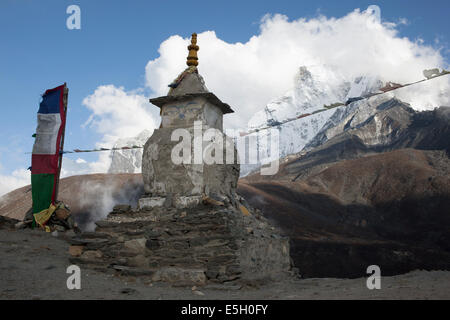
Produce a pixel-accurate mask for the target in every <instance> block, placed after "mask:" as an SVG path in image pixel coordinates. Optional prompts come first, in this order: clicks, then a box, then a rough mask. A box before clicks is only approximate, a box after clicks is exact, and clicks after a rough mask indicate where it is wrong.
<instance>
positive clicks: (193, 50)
mask: <svg viewBox="0 0 450 320" xmlns="http://www.w3.org/2000/svg"><path fill="white" fill-rule="evenodd" d="M187 48H188V50H189V55H188V56H187V61H186V64H187V65H188V66H189V67H190V66H194V67H195V66H198V57H197V51H198V50H199V49H200V47H199V46H198V45H197V34H196V33H193V34H192V37H191V44H190V45H189V46H188V47H187Z"/></svg>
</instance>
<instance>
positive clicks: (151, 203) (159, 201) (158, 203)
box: [139, 197, 166, 209]
mask: <svg viewBox="0 0 450 320" xmlns="http://www.w3.org/2000/svg"><path fill="white" fill-rule="evenodd" d="M164 201H166V198H163V197H146V198H140V199H139V208H141V209H151V208H154V207H162V206H163V205H164Z"/></svg>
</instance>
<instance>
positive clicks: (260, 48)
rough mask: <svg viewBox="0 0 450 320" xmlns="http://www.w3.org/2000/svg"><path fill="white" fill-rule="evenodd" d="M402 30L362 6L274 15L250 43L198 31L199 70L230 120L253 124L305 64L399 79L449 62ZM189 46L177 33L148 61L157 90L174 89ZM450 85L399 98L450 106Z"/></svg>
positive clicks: (444, 81) (417, 104) (423, 105)
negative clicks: (328, 13) (292, 16)
mask: <svg viewBox="0 0 450 320" xmlns="http://www.w3.org/2000/svg"><path fill="white" fill-rule="evenodd" d="M399 23H400V24H405V20H404V19H400V22H399ZM396 27H397V25H396V24H395V23H392V22H380V21H379V20H378V19H377V17H376V15H373V14H370V13H369V12H366V11H363V12H361V11H360V10H355V11H353V12H351V13H349V14H347V15H345V16H344V17H341V18H327V17H325V16H318V17H316V18H313V19H304V18H300V19H297V20H293V21H289V19H288V17H286V16H284V15H279V14H277V15H266V16H265V17H264V18H263V19H262V20H261V25H260V33H259V34H258V35H255V36H253V37H251V38H250V39H249V41H247V42H246V43H227V42H225V41H223V40H221V39H219V38H218V37H217V35H216V34H215V32H214V31H205V32H202V33H200V34H198V45H199V46H200V51H199V53H198V54H199V71H200V73H201V74H202V75H203V77H204V78H205V81H206V85H207V87H208V89H209V90H210V91H213V92H214V93H216V94H217V95H218V96H219V98H221V99H222V100H223V101H225V102H228V103H229V104H230V105H231V106H232V107H233V108H234V110H235V112H236V113H235V114H234V115H227V116H226V117H225V119H226V124H228V125H229V126H245V124H246V123H247V121H248V120H249V118H250V117H251V116H252V115H253V114H254V113H255V112H256V111H259V110H261V109H262V108H263V107H264V106H265V104H267V102H269V101H270V100H271V99H273V98H275V97H277V96H279V95H281V94H282V93H284V92H285V91H286V90H288V89H289V88H290V87H292V86H293V78H294V75H295V72H296V71H297V70H298V67H299V66H301V65H306V66H311V65H329V66H332V67H333V70H337V71H338V72H340V73H341V74H342V75H343V76H344V77H345V78H347V79H348V80H351V79H353V78H354V77H355V76H360V75H367V76H378V77H381V78H382V79H383V80H385V81H394V82H399V83H407V82H410V81H414V80H419V79H422V78H423V75H422V70H424V69H427V68H434V67H438V66H440V67H445V65H444V61H443V58H442V56H441V55H440V53H439V51H438V50H435V49H433V48H432V47H430V46H426V45H424V44H423V41H422V40H420V39H418V40H415V41H411V40H410V39H407V38H401V37H399V36H398V33H397V30H396ZM188 44H189V39H188V38H186V39H183V38H181V37H180V36H172V37H170V38H168V39H167V40H165V41H164V42H163V43H161V46H160V48H159V53H160V57H158V58H156V59H155V60H152V61H150V62H149V63H148V64H147V66H146V80H147V85H148V86H149V87H150V88H151V89H152V90H153V91H154V92H155V94H156V95H165V94H167V90H168V88H167V84H169V83H170V82H171V81H172V80H173V79H174V78H175V77H176V76H177V75H178V74H179V73H180V72H181V71H182V70H183V69H184V67H185V65H184V63H185V59H186V55H187V50H186V46H187V45H188ZM449 87H450V81H449V79H448V77H447V78H440V79H439V80H438V79H435V80H433V81H430V83H428V84H427V85H418V86H414V87H410V88H408V89H402V91H401V93H399V96H400V97H401V98H402V99H404V100H405V101H406V102H410V103H412V106H413V107H414V108H416V109H430V108H433V107H436V106H439V105H442V104H448V103H449V102H448V101H449V100H448V99H449V97H448V90H449Z"/></svg>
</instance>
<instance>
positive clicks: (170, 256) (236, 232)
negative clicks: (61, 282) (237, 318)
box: [70, 200, 291, 285]
mask: <svg viewBox="0 0 450 320" xmlns="http://www.w3.org/2000/svg"><path fill="white" fill-rule="evenodd" d="M240 201H241V200H240ZM240 206H242V204H240ZM97 225H98V228H97V230H96V231H95V232H92V233H84V234H82V235H81V236H76V237H74V238H72V239H70V241H71V243H72V245H73V246H72V247H75V248H78V249H79V256H77V257H72V258H71V261H72V262H73V263H81V264H85V265H88V266H91V267H96V268H100V269H101V270H105V271H107V270H110V271H112V270H116V272H119V273H121V274H126V275H135V276H137V275H139V276H147V277H150V278H151V279H152V280H153V281H166V282H170V283H173V284H176V285H193V284H195V285H204V284H206V283H225V282H230V281H244V282H245V281H254V280H261V281H263V280H269V279H279V278H280V277H283V276H287V275H289V273H290V271H289V270H290V268H291V260H290V256H289V241H288V238H286V237H283V236H281V235H280V234H279V233H278V231H277V230H276V229H275V228H274V227H271V226H270V225H269V223H268V222H267V221H266V219H265V218H264V217H262V215H261V214H260V213H259V212H257V211H253V210H251V211H248V210H247V208H245V207H240V209H236V208H235V207H233V206H231V205H230V206H223V205H205V204H201V205H199V206H198V207H196V208H191V209H183V210H180V209H175V208H164V207H156V208H153V209H152V210H150V211H142V210H140V211H137V210H131V209H130V208H129V207H128V206H116V207H115V211H113V212H112V213H111V214H110V215H109V217H108V218H107V219H106V220H103V221H99V222H97Z"/></svg>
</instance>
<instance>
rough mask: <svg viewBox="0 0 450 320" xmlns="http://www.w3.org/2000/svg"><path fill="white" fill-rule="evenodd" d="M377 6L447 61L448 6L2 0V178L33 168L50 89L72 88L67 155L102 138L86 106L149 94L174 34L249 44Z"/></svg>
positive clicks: (445, 3)
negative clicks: (39, 115)
mask: <svg viewBox="0 0 450 320" xmlns="http://www.w3.org/2000/svg"><path fill="white" fill-rule="evenodd" d="M71 4H76V5H79V6H80V8H81V30H68V29H67V28H66V19H67V17H68V16H69V15H68V14H66V8H67V6H69V5H71ZM373 4H375V5H378V6H379V7H380V8H381V18H382V20H383V21H391V22H399V21H400V19H402V18H405V19H406V20H407V23H406V24H400V25H399V26H398V27H397V30H398V31H399V33H400V34H399V35H400V36H401V37H408V38H409V39H411V40H415V39H418V38H421V39H423V40H424V43H425V44H426V45H430V46H432V47H434V48H436V49H439V48H440V53H441V55H442V56H443V57H444V58H445V60H446V61H447V63H448V61H449V58H450V50H449V48H450V47H449V43H450V39H449V30H450V19H449V18H448V14H449V12H450V2H449V1H446V0H442V1H406V0H403V1H402V0H397V1H350V0H349V1H344V0H341V1H334V0H333V1H282V0H277V1H242V0H241V1H211V0H209V1H111V0H109V1H99V0H88V1H75V0H73V1H62V0H55V1H31V0H29V1H25V0H23V1H20V0H2V1H1V2H0V43H1V44H0V45H1V50H0V92H1V98H2V99H1V101H2V102H1V108H2V116H1V117H0V177H1V175H8V174H9V173H11V172H12V171H13V170H15V169H18V168H27V167H28V166H29V165H30V158H31V157H30V156H29V155H25V154H24V153H25V152H28V151H30V150H31V147H32V143H33V138H32V137H31V135H32V134H33V133H34V130H35V128H36V112H37V109H38V103H39V99H40V94H42V93H43V92H44V91H45V90H46V89H48V88H52V87H55V86H57V85H60V84H62V83H63V82H67V83H68V86H69V89H70V93H69V112H68V121H67V129H66V132H67V136H66V145H65V147H66V149H73V148H90V147H94V146H95V143H96V142H98V141H99V140H100V139H101V135H100V134H99V133H98V132H97V131H95V130H94V129H93V128H91V127H89V126H87V127H83V126H82V124H83V123H85V122H86V121H87V119H88V118H89V116H90V115H91V111H90V110H88V109H87V108H86V107H85V106H83V105H82V100H83V99H84V98H85V97H87V96H88V95H90V94H92V93H93V92H94V91H95V89H96V88H97V87H98V86H101V85H107V84H114V85H115V86H117V87H120V86H123V87H124V88H125V90H134V89H136V88H144V91H145V94H147V95H151V94H152V92H151V90H150V89H149V88H148V87H145V66H146V64H147V63H148V61H150V60H153V59H156V58H157V57H158V56H159V53H158V48H159V47H160V45H161V43H162V42H163V41H164V40H166V39H167V38H169V37H170V36H172V35H180V36H182V37H188V36H189V35H190V33H192V32H197V33H200V32H204V31H207V30H213V31H215V32H216V35H217V37H219V38H220V39H222V40H224V41H226V42H229V43H236V42H243V43H245V42H247V41H248V40H249V39H250V38H251V37H252V36H254V35H257V34H258V33H259V28H260V20H261V18H262V17H263V16H264V15H265V14H267V13H269V14H275V13H280V14H284V15H286V16H288V17H289V19H298V18H300V17H303V18H306V19H309V18H314V17H317V16H318V14H322V15H325V16H327V17H341V16H344V15H346V14H348V13H349V12H351V11H353V10H354V9H356V8H361V10H365V9H366V8H367V7H368V6H369V5H373ZM180 71H181V70H180ZM173 76H175V75H171V77H173ZM69 157H70V156H69ZM89 157H91V158H89ZM92 157H95V156H93V155H91V156H86V157H85V158H86V159H88V160H89V159H92Z"/></svg>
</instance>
